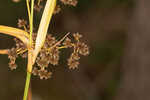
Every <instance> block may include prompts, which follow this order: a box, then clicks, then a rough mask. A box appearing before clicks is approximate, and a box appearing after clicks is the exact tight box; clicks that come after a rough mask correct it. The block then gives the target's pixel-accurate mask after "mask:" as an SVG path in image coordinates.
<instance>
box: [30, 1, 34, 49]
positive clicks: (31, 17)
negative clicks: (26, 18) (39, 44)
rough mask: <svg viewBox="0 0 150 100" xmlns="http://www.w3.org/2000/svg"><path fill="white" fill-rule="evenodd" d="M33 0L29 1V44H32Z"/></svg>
mask: <svg viewBox="0 0 150 100" xmlns="http://www.w3.org/2000/svg"><path fill="white" fill-rule="evenodd" d="M33 9H34V0H32V1H31V16H30V45H31V46H32V33H33V12H34V10H33Z"/></svg>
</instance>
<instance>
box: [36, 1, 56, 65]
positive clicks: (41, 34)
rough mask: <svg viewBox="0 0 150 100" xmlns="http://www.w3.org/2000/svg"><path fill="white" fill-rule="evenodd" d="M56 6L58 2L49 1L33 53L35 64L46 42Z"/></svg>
mask: <svg viewBox="0 0 150 100" xmlns="http://www.w3.org/2000/svg"><path fill="white" fill-rule="evenodd" d="M55 6H56V0H47V2H46V5H45V9H44V12H43V15H42V18H41V22H40V25H39V29H38V33H37V38H36V42H35V50H34V52H33V53H34V54H33V63H34V62H35V59H36V57H37V55H38V53H39V51H40V50H41V48H42V46H43V44H44V42H45V38H46V34H47V30H48V26H49V23H50V21H51V18H52V15H53V11H54V9H55Z"/></svg>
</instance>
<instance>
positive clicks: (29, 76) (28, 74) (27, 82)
mask: <svg viewBox="0 0 150 100" xmlns="http://www.w3.org/2000/svg"><path fill="white" fill-rule="evenodd" d="M30 79H31V73H30V72H27V77H26V84H25V89H24V97H23V100H27V98H28V91H29V86H30Z"/></svg>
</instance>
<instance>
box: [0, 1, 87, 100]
mask: <svg viewBox="0 0 150 100" xmlns="http://www.w3.org/2000/svg"><path fill="white" fill-rule="evenodd" d="M59 1H60V2H62V3H63V4H64V5H72V6H76V4H77V0H71V1H70V0H59ZM40 2H42V0H38V3H37V5H36V4H35V6H34V3H36V2H34V0H26V5H27V10H28V16H29V24H30V25H29V29H28V27H27V21H25V20H24V19H19V20H18V27H19V28H24V31H23V30H20V29H17V28H13V27H8V26H2V25H0V33H3V34H7V35H11V36H14V37H16V38H15V39H14V40H15V42H16V46H15V47H13V48H11V49H4V50H0V54H8V58H9V59H10V62H9V67H10V68H11V70H13V69H16V67H17V65H16V64H15V61H16V58H17V57H18V56H21V57H22V58H27V57H28V65H27V77H26V83H25V89H24V97H23V100H27V98H28V94H30V93H29V86H30V79H31V73H33V75H38V76H39V77H40V79H48V78H50V77H51V75H52V71H49V69H48V67H50V66H48V65H49V64H52V65H54V66H55V65H58V63H59V58H60V57H59V56H60V55H59V53H60V49H65V48H67V49H72V51H73V52H72V53H71V55H70V57H69V58H68V59H67V62H68V64H67V65H68V66H69V69H75V68H78V65H79V59H80V55H83V56H86V55H88V54H89V47H88V46H87V45H86V44H85V43H84V42H82V41H80V40H81V39H80V38H81V37H82V35H81V34H79V33H74V34H73V39H74V40H72V39H70V38H69V37H68V35H69V34H70V32H68V33H67V34H66V35H65V36H64V37H62V38H61V39H60V40H57V39H56V38H55V37H53V36H52V35H51V34H48V35H47V30H48V26H49V23H50V21H51V18H52V15H53V14H56V13H58V12H59V11H60V6H59V5H57V6H56V0H47V2H46V5H45V8H44V12H43V15H42V18H41V21H40V25H39V28H38V32H37V34H35V33H33V12H34V11H33V9H35V10H37V11H40V9H41V5H40ZM29 3H31V7H30V4H29ZM55 6H56V8H55ZM28 32H29V33H30V34H29V33H28ZM17 38H18V39H17ZM20 40H21V41H20ZM27 51H28V52H27ZM34 63H36V64H37V65H38V66H36V67H34V68H32V67H33V65H34ZM32 70H33V71H32ZM30 98H31V97H30Z"/></svg>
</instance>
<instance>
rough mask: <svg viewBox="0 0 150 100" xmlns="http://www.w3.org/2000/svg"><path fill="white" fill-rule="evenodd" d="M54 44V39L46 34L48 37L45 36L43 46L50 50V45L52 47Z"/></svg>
mask: <svg viewBox="0 0 150 100" xmlns="http://www.w3.org/2000/svg"><path fill="white" fill-rule="evenodd" d="M56 42H57V41H56V39H55V37H52V35H51V34H48V35H47V36H46V40H45V46H46V48H50V47H51V46H52V45H54V44H55V43H56Z"/></svg>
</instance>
